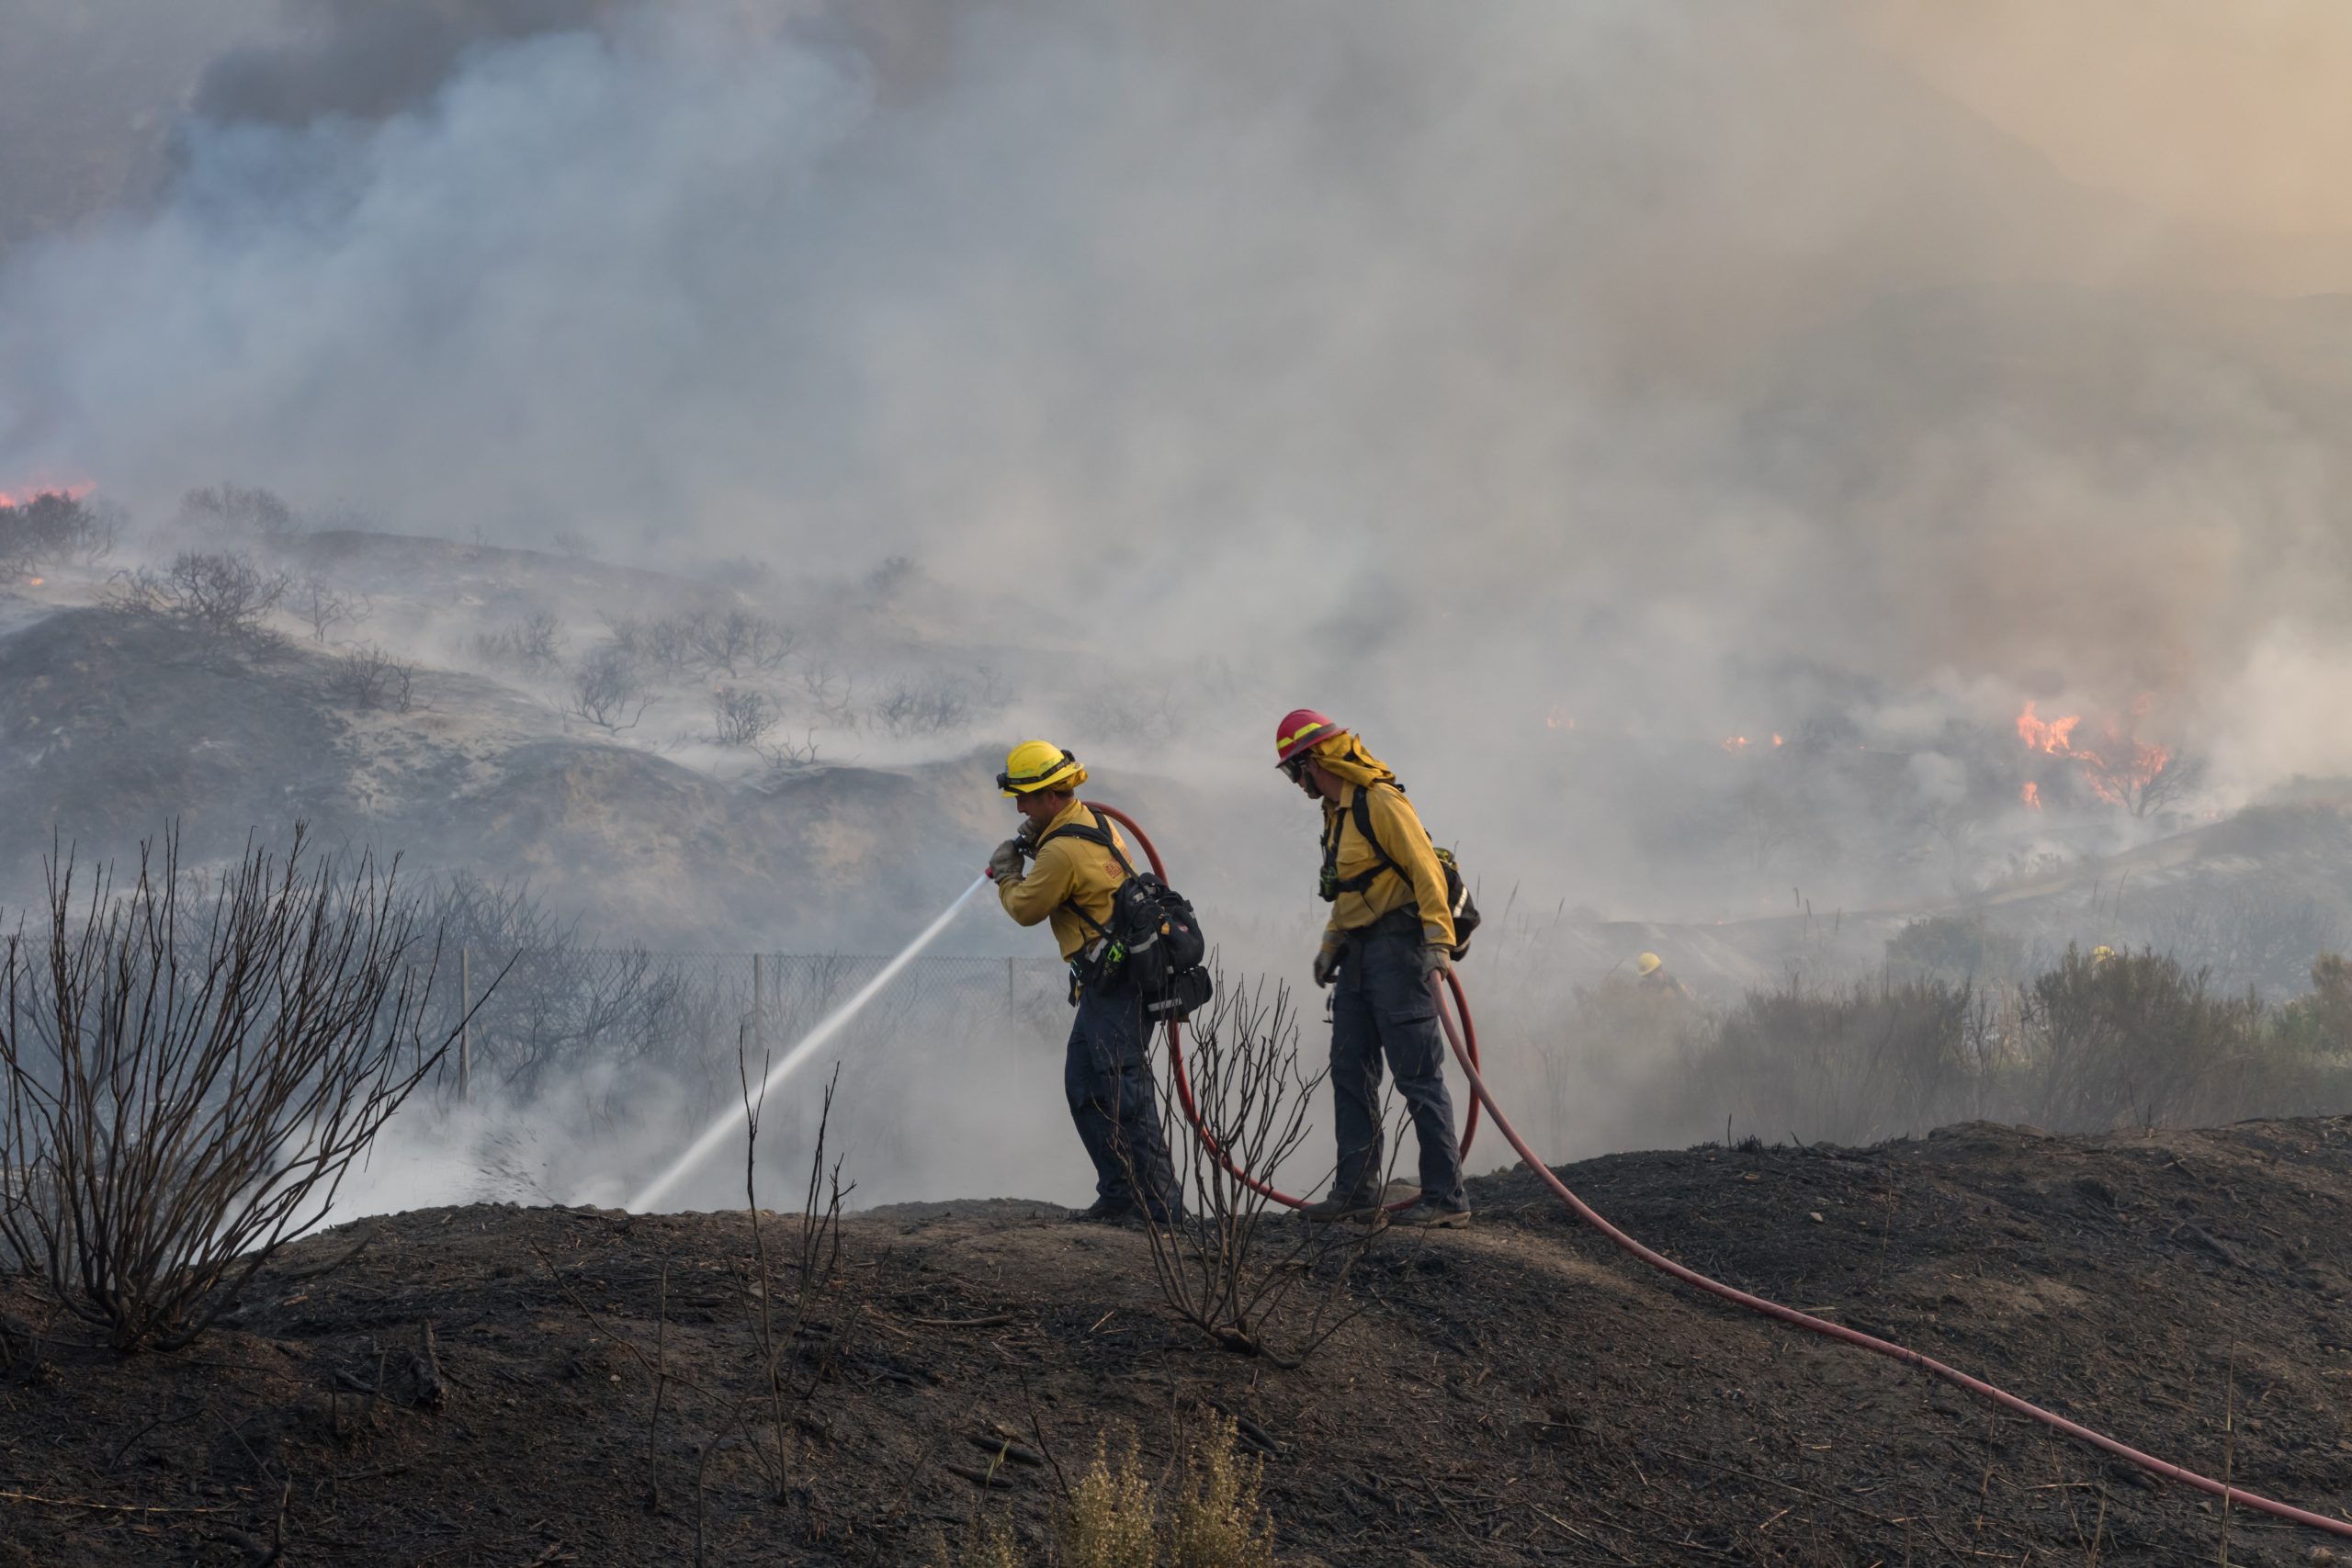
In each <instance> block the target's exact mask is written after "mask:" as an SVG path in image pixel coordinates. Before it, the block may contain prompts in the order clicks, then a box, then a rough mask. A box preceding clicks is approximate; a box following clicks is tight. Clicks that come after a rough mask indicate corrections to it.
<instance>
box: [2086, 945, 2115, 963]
mask: <svg viewBox="0 0 2352 1568" xmlns="http://www.w3.org/2000/svg"><path fill="white" fill-rule="evenodd" d="M2114 956H2115V949H2113V948H2111V947H2109V946H2108V945H2107V944H2106V943H2105V942H2101V943H2100V944H2099V945H2098V946H2097V947H2094V948H2092V949H2091V962H2092V963H2094V964H2104V963H2106V962H2107V961H2108V960H2109V959H2110V958H2112V957H2114Z"/></svg>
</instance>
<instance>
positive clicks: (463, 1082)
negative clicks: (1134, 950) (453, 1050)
mask: <svg viewBox="0 0 2352 1568" xmlns="http://www.w3.org/2000/svg"><path fill="white" fill-rule="evenodd" d="M473 994H474V950H473V949H472V948H470V947H461V948H459V949H458V1099H459V1100H471V1099H472V1098H473V1097H474V1015H473V1000H472V998H473Z"/></svg>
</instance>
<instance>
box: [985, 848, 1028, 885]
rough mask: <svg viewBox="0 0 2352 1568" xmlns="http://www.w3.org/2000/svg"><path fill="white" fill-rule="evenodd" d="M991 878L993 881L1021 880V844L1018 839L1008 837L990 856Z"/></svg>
mask: <svg viewBox="0 0 2352 1568" xmlns="http://www.w3.org/2000/svg"><path fill="white" fill-rule="evenodd" d="M989 880H991V881H993V882H1018V881H1020V880H1021V845H1020V843H1019V842H1018V841H1017V840H1012V839H1007V840H1005V841H1004V842H1002V843H1001V844H999V845H998V846H997V847H996V852H995V853H993V854H991V855H989Z"/></svg>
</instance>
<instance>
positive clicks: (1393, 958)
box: [1274, 708, 1470, 1225]
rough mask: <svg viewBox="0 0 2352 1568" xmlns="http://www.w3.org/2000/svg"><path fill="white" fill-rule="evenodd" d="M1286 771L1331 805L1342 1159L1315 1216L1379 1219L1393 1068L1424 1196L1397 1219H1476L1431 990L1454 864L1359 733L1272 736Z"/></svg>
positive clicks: (1304, 730) (1320, 964) (1326, 943)
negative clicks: (1385, 1109) (1387, 1088)
mask: <svg viewBox="0 0 2352 1568" xmlns="http://www.w3.org/2000/svg"><path fill="white" fill-rule="evenodd" d="M1274 754H1275V760H1276V762H1277V765H1278V766H1280V767H1281V769H1282V770H1283V773H1286V774H1287V775H1289V777H1290V779H1291V781H1292V782H1293V783H1295V784H1297V785H1298V786H1299V788H1300V789H1301V790H1302V791H1304V792H1305V793H1306V795H1308V796H1309V797H1311V798H1313V799H1316V800H1317V801H1319V802H1320V803H1321V805H1322V807H1323V871H1322V881H1321V886H1320V889H1319V891H1320V893H1321V896H1322V897H1323V898H1324V899H1325V901H1326V902H1328V903H1329V904H1330V906H1331V918H1330V921H1329V924H1328V925H1327V927H1326V928H1325V930H1324V932H1323V942H1322V946H1321V947H1320V949H1318V950H1317V953H1316V955H1315V983H1316V984H1317V985H1318V986H1332V987H1336V989H1335V990H1334V991H1333V993H1332V999H1331V1095H1332V1110H1333V1118H1332V1119H1333V1123H1334V1127H1335V1130H1336V1132H1337V1134H1338V1137H1339V1161H1338V1166H1337V1169H1336V1171H1335V1173H1334V1176H1333V1179H1332V1183H1331V1191H1330V1194H1329V1196H1328V1197H1325V1198H1323V1199H1321V1200H1319V1201H1317V1202H1314V1203H1311V1204H1309V1205H1308V1206H1307V1210H1306V1213H1307V1214H1308V1216H1309V1217H1310V1218H1313V1219H1317V1220H1326V1221H1329V1220H1341V1219H1347V1220H1362V1221H1366V1222H1370V1221H1372V1220H1374V1219H1376V1218H1377V1216H1378V1215H1379V1213H1380V1212H1381V1208H1380V1202H1381V1188H1382V1161H1381V1155H1382V1143H1383V1137H1382V1129H1381V1123H1380V1077H1381V1067H1382V1064H1383V1062H1384V1061H1385V1063H1386V1066H1387V1069H1388V1071H1389V1072H1390V1073H1392V1074H1394V1075H1395V1077H1396V1079H1397V1093H1398V1094H1399V1095H1400V1096H1402V1097H1403V1099H1404V1100H1405V1103H1406V1105H1407V1107H1408V1109H1409V1110H1410V1111H1411V1112H1412V1118H1413V1132H1414V1134H1415V1136H1416V1137H1417V1138H1418V1139H1419V1144H1420V1178H1421V1195H1420V1197H1419V1199H1417V1200H1416V1201H1414V1202H1413V1203H1412V1204H1411V1205H1410V1206H1409V1207H1408V1208H1407V1209H1406V1210H1405V1211H1404V1212H1403V1213H1400V1214H1398V1215H1397V1217H1396V1223H1397V1224H1408V1225H1458V1224H1464V1223H1465V1222H1467V1221H1468V1219H1469V1217H1470V1201H1469V1197H1468V1194H1467V1193H1466V1192H1465V1191H1464V1188H1463V1184H1462V1151H1461V1147H1460V1145H1458V1144H1457V1143H1456V1142H1455V1138H1454V1128H1453V1100H1451V1098H1450V1097H1449V1096H1448V1094H1447V1092H1446V1087H1445V1042H1444V1037H1443V1035H1442V1032H1440V1026H1439V1023H1438V1016H1437V998H1436V995H1435V992H1434V990H1433V988H1432V987H1431V986H1430V980H1431V979H1432V978H1433V977H1434V976H1437V975H1438V974H1440V973H1441V972H1442V971H1443V970H1444V968H1445V967H1446V965H1447V964H1448V963H1449V962H1450V959H1451V955H1452V953H1453V949H1454V946H1455V938H1454V928H1453V906H1452V903H1451V900H1450V899H1449V897H1448V896H1447V891H1446V877H1445V867H1444V863H1442V861H1440V860H1439V858H1438V853H1437V850H1436V847H1435V846H1434V845H1433V844H1432V843H1431V842H1430V835H1429V830H1428V829H1425V828H1423V827H1422V826H1421V818H1420V816H1419V813H1417V812H1416V811H1415V810H1414V809H1413V804H1412V802H1411V801H1409V800H1408V799H1407V798H1406V797H1405V790H1404V786H1403V785H1401V784H1398V783H1397V775H1396V774H1395V773H1391V772H1390V771H1389V769H1388V767H1387V765H1386V764H1385V763H1384V762H1382V761H1380V760H1379V759H1378V758H1376V757H1374V755H1373V754H1372V753H1371V752H1370V751H1368V750H1365V749H1364V745H1363V741H1362V740H1361V739H1358V738H1357V737H1356V735H1355V734H1354V732H1352V731H1351V730H1348V729H1345V728H1341V727H1340V726H1339V725H1337V724H1335V723H1333V722H1332V721H1331V720H1330V719H1329V718H1328V717H1326V716H1324V715H1322V714H1319V713H1317V712H1316V711H1315V710H1314V709H1312V708H1300V709H1298V710H1297V711H1296V712H1295V713H1292V714H1290V715H1288V716H1285V717H1284V718H1283V721H1282V723H1281V724H1280V725H1279V726H1278V727H1276V728H1275V731H1274Z"/></svg>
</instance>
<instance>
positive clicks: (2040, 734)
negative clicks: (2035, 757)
mask: <svg viewBox="0 0 2352 1568" xmlns="http://www.w3.org/2000/svg"><path fill="white" fill-rule="evenodd" d="M2082 722H2083V717H2082V715H2080V714H2068V715H2067V716H2065V717H2064V718H2052V719H2040V718H2036V717H2035V716H2033V705H2032V704H2031V703H2028V704H2026V705H2025V712H2023V713H2021V714H2019V715H2018V739H2020V740H2022V741H2024V742H2025V743H2026V748H2027V749H2028V750H2033V751H2046V752H2048V753H2049V754H2050V755H2051V756H2053V757H2071V756H2073V755H2074V754H2075V751H2074V748H2073V746H2072V745H2071V744H2070V741H2071V739H2072V738H2073V736H2074V733H2075V726H2076V725H2078V724H2080V723H2082Z"/></svg>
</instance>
